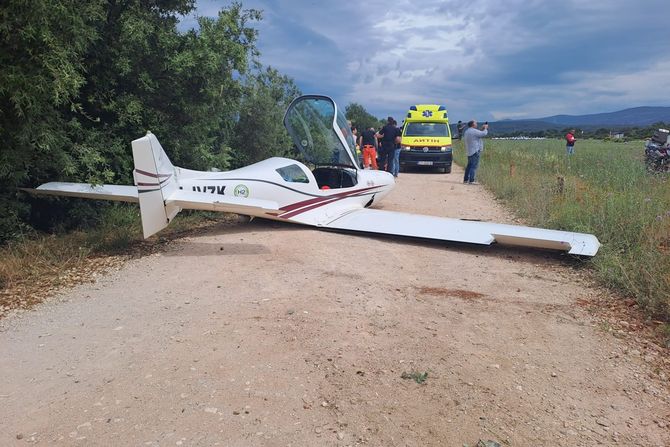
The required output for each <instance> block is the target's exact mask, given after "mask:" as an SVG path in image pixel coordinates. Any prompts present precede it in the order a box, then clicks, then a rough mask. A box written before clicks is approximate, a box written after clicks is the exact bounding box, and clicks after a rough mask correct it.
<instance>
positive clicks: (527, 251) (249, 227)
mask: <svg viewBox="0 0 670 447" xmlns="http://www.w3.org/2000/svg"><path fill="white" fill-rule="evenodd" d="M293 231H326V232H331V233H338V234H346V235H348V236H350V237H352V238H354V241H352V244H356V242H355V241H360V242H361V243H364V242H365V241H366V240H367V241H370V240H377V241H392V242H395V243H399V244H406V245H409V246H415V247H425V248H430V249H446V250H448V251H450V252H454V253H460V254H469V255H475V256H482V257H484V258H501V257H505V258H507V259H513V260H515V261H519V262H522V263H533V264H536V263H543V262H551V263H559V264H562V265H567V266H571V267H575V268H578V267H580V266H583V265H585V264H586V262H585V259H584V258H580V257H578V256H572V255H569V254H567V253H563V252H559V251H553V250H543V249H537V248H525V247H513V246H505V245H498V244H493V245H490V246H484V245H473V244H466V243H460V242H448V241H438V240H433V239H421V238H414V237H405V236H395V235H382V234H376V233H361V232H348V231H343V230H328V229H317V228H313V227H309V226H305V225H298V224H293V223H288V222H278V221H272V220H266V219H254V220H252V221H251V222H246V221H240V222H235V223H232V224H231V223H228V224H223V225H221V226H216V227H214V228H212V229H209V230H205V231H203V232H201V233H198V234H197V235H194V236H192V237H194V238H198V239H199V240H187V241H183V242H182V244H181V246H182V250H178V251H169V252H166V253H165V255H167V256H234V255H261V254H271V253H272V250H271V249H270V248H268V247H267V246H266V245H263V244H257V243H254V235H255V234H258V233H266V232H293ZM231 234H239V235H243V237H240V241H239V242H221V241H204V240H202V239H200V238H203V237H205V238H206V237H210V236H219V235H231Z"/></svg>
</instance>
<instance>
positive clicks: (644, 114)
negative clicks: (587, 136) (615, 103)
mask: <svg viewBox="0 0 670 447" xmlns="http://www.w3.org/2000/svg"><path fill="white" fill-rule="evenodd" d="M658 122H664V123H670V107H633V108H630V109H624V110H619V111H617V112H609V113H594V114H591V115H554V116H547V117H544V118H536V119H524V120H501V121H495V122H491V123H490V128H491V131H492V132H496V133H509V132H514V131H526V132H536V131H540V130H550V129H554V130H560V129H565V128H566V127H571V126H574V127H578V128H580V129H597V128H601V127H602V128H607V129H616V128H619V127H646V126H649V125H651V124H654V123H658Z"/></svg>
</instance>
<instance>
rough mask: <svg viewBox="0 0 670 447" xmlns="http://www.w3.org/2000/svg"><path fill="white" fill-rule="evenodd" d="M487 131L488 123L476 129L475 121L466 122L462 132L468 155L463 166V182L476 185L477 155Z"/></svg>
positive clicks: (482, 148)
mask: <svg viewBox="0 0 670 447" xmlns="http://www.w3.org/2000/svg"><path fill="white" fill-rule="evenodd" d="M488 133H489V123H488V122H486V123H484V126H482V130H479V129H477V121H475V120H472V121H469V122H468V128H467V129H466V130H465V132H464V133H463V141H464V143H465V154H466V155H467V156H468V165H467V166H466V167H465V176H464V177H463V183H467V184H470V185H476V184H477V182H476V181H475V174H476V173H477V168H478V167H479V157H480V155H481V152H482V151H483V150H484V140H483V138H484V137H485V136H486V135H488Z"/></svg>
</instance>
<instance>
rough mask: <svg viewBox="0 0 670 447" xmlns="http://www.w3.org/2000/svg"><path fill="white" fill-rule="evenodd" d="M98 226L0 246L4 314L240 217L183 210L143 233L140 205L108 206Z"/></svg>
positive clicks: (0, 310)
mask: <svg viewBox="0 0 670 447" xmlns="http://www.w3.org/2000/svg"><path fill="white" fill-rule="evenodd" d="M104 213H105V215H104V216H102V218H101V219H100V221H101V222H102V223H101V225H99V226H98V227H97V228H91V229H88V230H87V231H75V232H72V233H68V234H59V235H33V236H32V237H26V238H24V239H22V240H17V241H12V242H11V243H9V244H7V245H5V246H3V247H2V248H0V316H2V315H4V314H6V313H7V312H9V311H11V310H12V309H16V308H27V307H30V306H32V305H34V304H36V303H39V302H41V301H43V300H44V299H45V298H46V297H48V296H50V295H52V294H53V293H54V292H55V291H57V290H58V289H59V288H61V287H63V286H72V285H76V284H80V283H83V282H86V281H90V280H92V278H94V277H95V275H97V274H98V273H99V272H101V271H105V270H109V269H112V268H119V267H120V266H121V265H122V264H123V262H125V260H127V259H128V258H130V257H133V256H140V255H143V254H147V253H152V252H155V251H156V250H160V249H161V248H162V247H164V246H165V245H166V244H168V243H169V242H170V241H172V240H174V239H176V238H179V237H182V236H185V235H189V234H193V233H194V232H195V231H198V230H201V231H202V230H205V229H208V228H211V227H213V226H216V225H220V224H221V223H222V222H224V223H225V222H227V221H229V220H231V219H236V217H234V218H233V217H231V216H229V215H221V214H216V215H212V214H210V213H183V215H180V216H179V217H178V218H177V219H175V221H174V222H173V224H172V225H170V226H169V227H168V228H167V229H165V230H163V231H162V232H161V233H160V235H159V236H153V237H152V238H150V239H148V240H144V239H143V238H142V231H141V223H140V221H139V216H138V213H137V208H135V207H133V206H132V205H120V206H118V207H113V208H111V209H109V210H106V211H104Z"/></svg>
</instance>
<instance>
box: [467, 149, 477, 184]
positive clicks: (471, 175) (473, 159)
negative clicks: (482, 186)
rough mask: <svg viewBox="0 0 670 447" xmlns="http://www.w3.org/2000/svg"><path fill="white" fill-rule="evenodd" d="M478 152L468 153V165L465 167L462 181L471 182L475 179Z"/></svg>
mask: <svg viewBox="0 0 670 447" xmlns="http://www.w3.org/2000/svg"><path fill="white" fill-rule="evenodd" d="M479 154H480V153H479V152H477V153H476V154H473V155H468V165H467V166H466V167H465V176H464V177H463V183H472V182H474V181H475V173H476V172H477V168H478V167H479Z"/></svg>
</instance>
